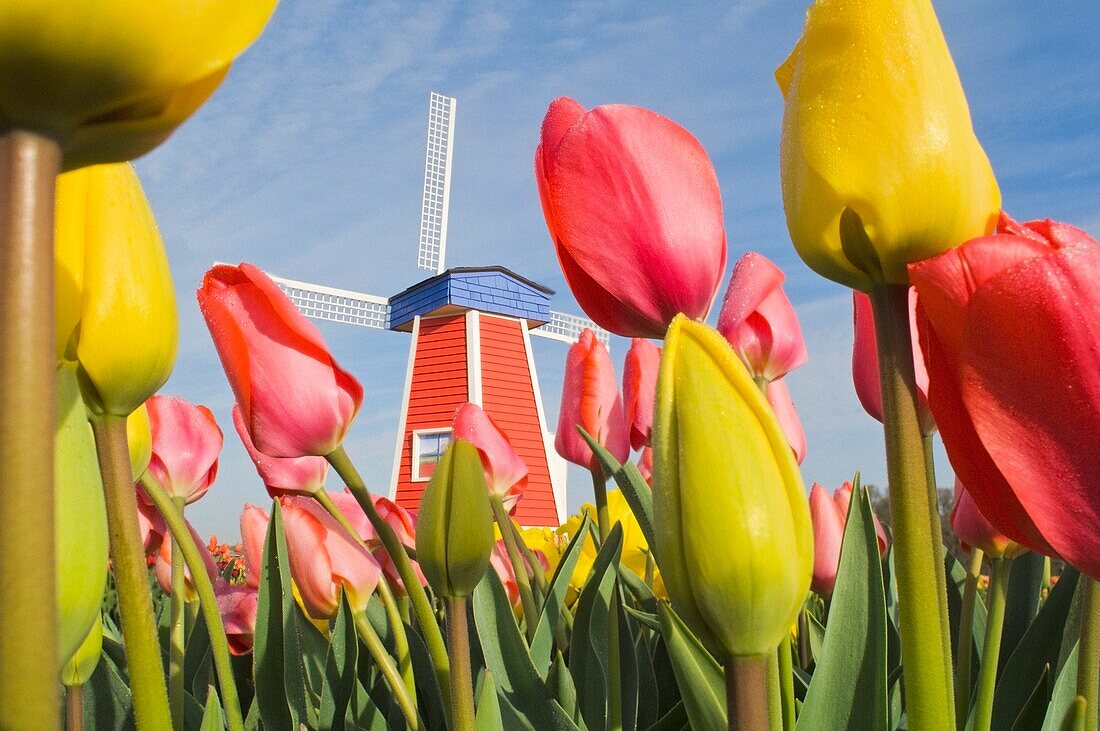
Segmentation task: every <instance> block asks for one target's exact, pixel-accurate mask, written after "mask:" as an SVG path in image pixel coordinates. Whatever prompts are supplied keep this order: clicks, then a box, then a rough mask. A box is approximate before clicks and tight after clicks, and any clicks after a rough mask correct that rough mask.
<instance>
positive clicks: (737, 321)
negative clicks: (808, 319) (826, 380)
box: [718, 251, 807, 381]
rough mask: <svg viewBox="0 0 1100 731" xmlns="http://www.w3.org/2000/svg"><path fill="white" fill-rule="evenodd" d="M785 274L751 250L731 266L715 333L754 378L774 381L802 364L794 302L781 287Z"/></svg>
mask: <svg viewBox="0 0 1100 731" xmlns="http://www.w3.org/2000/svg"><path fill="white" fill-rule="evenodd" d="M785 279H786V276H785V275H784V274H783V272H782V271H781V270H780V269H779V267H777V266H776V265H775V264H773V263H771V261H769V260H768V259H767V257H765V256H763V255H762V254H757V253H756V252H754V251H750V252H749V253H747V254H745V255H744V256H742V257H741V258H740V259H738V260H737V264H735V265H734V267H733V276H732V277H731V278H730V284H729V288H728V289H727V290H726V296H725V299H723V300H722V311H721V313H720V314H719V315H718V332H720V333H722V335H724V336H725V338H726V340H728V341H730V345H732V346H733V350H734V352H736V353H737V355H738V356H739V357H740V358H741V361H742V362H743V363H744V364H745V366H746V367H747V368H748V369H749V373H751V374H752V376H753V378H756V379H760V380H765V381H774V380H776V379H778V378H782V377H783V376H785V375H787V374H788V373H790V372H791V371H793V370H794V369H795V368H799V367H801V366H802V365H804V364H805V363H806V358H807V354H806V341H805V340H803V339H802V327H801V326H800V325H799V324H798V315H797V314H795V311H794V306H793V305H791V301H790V300H789V299H787V294H786V293H785V292H784V291H783V281H784V280H785Z"/></svg>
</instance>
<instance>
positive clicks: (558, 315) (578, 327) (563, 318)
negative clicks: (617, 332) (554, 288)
mask: <svg viewBox="0 0 1100 731" xmlns="http://www.w3.org/2000/svg"><path fill="white" fill-rule="evenodd" d="M585 328H588V329H589V330H591V331H592V332H594V333H596V339H597V340H599V341H600V342H601V343H603V344H604V345H606V346H608V347H610V345H611V333H609V332H608V331H607V330H604V329H603V328H602V327H600V326H599V325H597V324H596V323H594V322H592V321H591V320H589V319H588V318H587V317H578V316H577V315H569V314H566V313H564V312H556V311H554V310H550V322H548V323H546V324H545V325H543V326H542V327H537V328H535V329H534V330H532V331H531V334H532V335H538V336H540V337H544V338H550V339H551V340H561V341H562V342H564V343H575V342H577V341H578V340H579V339H580V337H581V333H582V332H583V331H584V330H585Z"/></svg>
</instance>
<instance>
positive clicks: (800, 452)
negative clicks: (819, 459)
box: [765, 378, 806, 464]
mask: <svg viewBox="0 0 1100 731" xmlns="http://www.w3.org/2000/svg"><path fill="white" fill-rule="evenodd" d="M765 396H766V397H767V399H768V405H769V406H771V407H772V411H773V412H774V413H775V418H776V419H778V420H779V426H780V427H781V428H782V429H783V434H784V435H786V437H787V443H788V444H790V445H791V452H792V453H793V454H794V459H795V461H796V462H798V464H802V460H804V459H806V433H805V432H804V431H802V420H801V419H799V418H798V412H797V411H795V410H794V402H793V401H791V392H790V391H789V390H788V389H787V384H786V382H785V381H784V380H783V379H782V378H780V379H778V380H775V381H769V382H768V387H767V390H766V392H765Z"/></svg>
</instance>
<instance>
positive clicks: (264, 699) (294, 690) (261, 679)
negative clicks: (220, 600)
mask: <svg viewBox="0 0 1100 731" xmlns="http://www.w3.org/2000/svg"><path fill="white" fill-rule="evenodd" d="M296 611H297V605H296V603H295V601H294V597H293V595H292V594H291V589H290V563H289V560H288V559H287V549H286V535H285V533H284V532H283V515H282V510H281V509H280V507H279V502H278V501H277V500H274V501H272V505H271V520H270V521H269V522H268V527H267V538H266V540H265V541H264V554H263V564H262V567H261V569H260V591H259V597H258V600H257V606H256V634H255V647H254V654H255V659H254V663H255V674H256V700H257V702H258V703H259V706H260V718H261V720H262V721H263V725H264V726H265V727H267V728H298V726H299V724H304V723H307V722H308V717H307V715H306V691H305V668H304V666H303V664H302V648H301V646H300V645H299V642H298V633H297V631H296V626H295V621H296V619H295V614H296Z"/></svg>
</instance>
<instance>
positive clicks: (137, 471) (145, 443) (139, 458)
mask: <svg viewBox="0 0 1100 731" xmlns="http://www.w3.org/2000/svg"><path fill="white" fill-rule="evenodd" d="M126 446H127V447H128V448H129V449H130V474H131V475H133V476H134V482H137V481H138V480H140V479H141V476H142V475H143V474H145V470H146V469H147V468H148V467H149V460H150V459H151V458H152V457H153V430H152V427H150V426H149V411H148V409H146V408H145V404H142V405H141V406H139V407H137V408H136V409H134V411H133V413H131V414H130V415H129V416H127V417H126Z"/></svg>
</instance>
